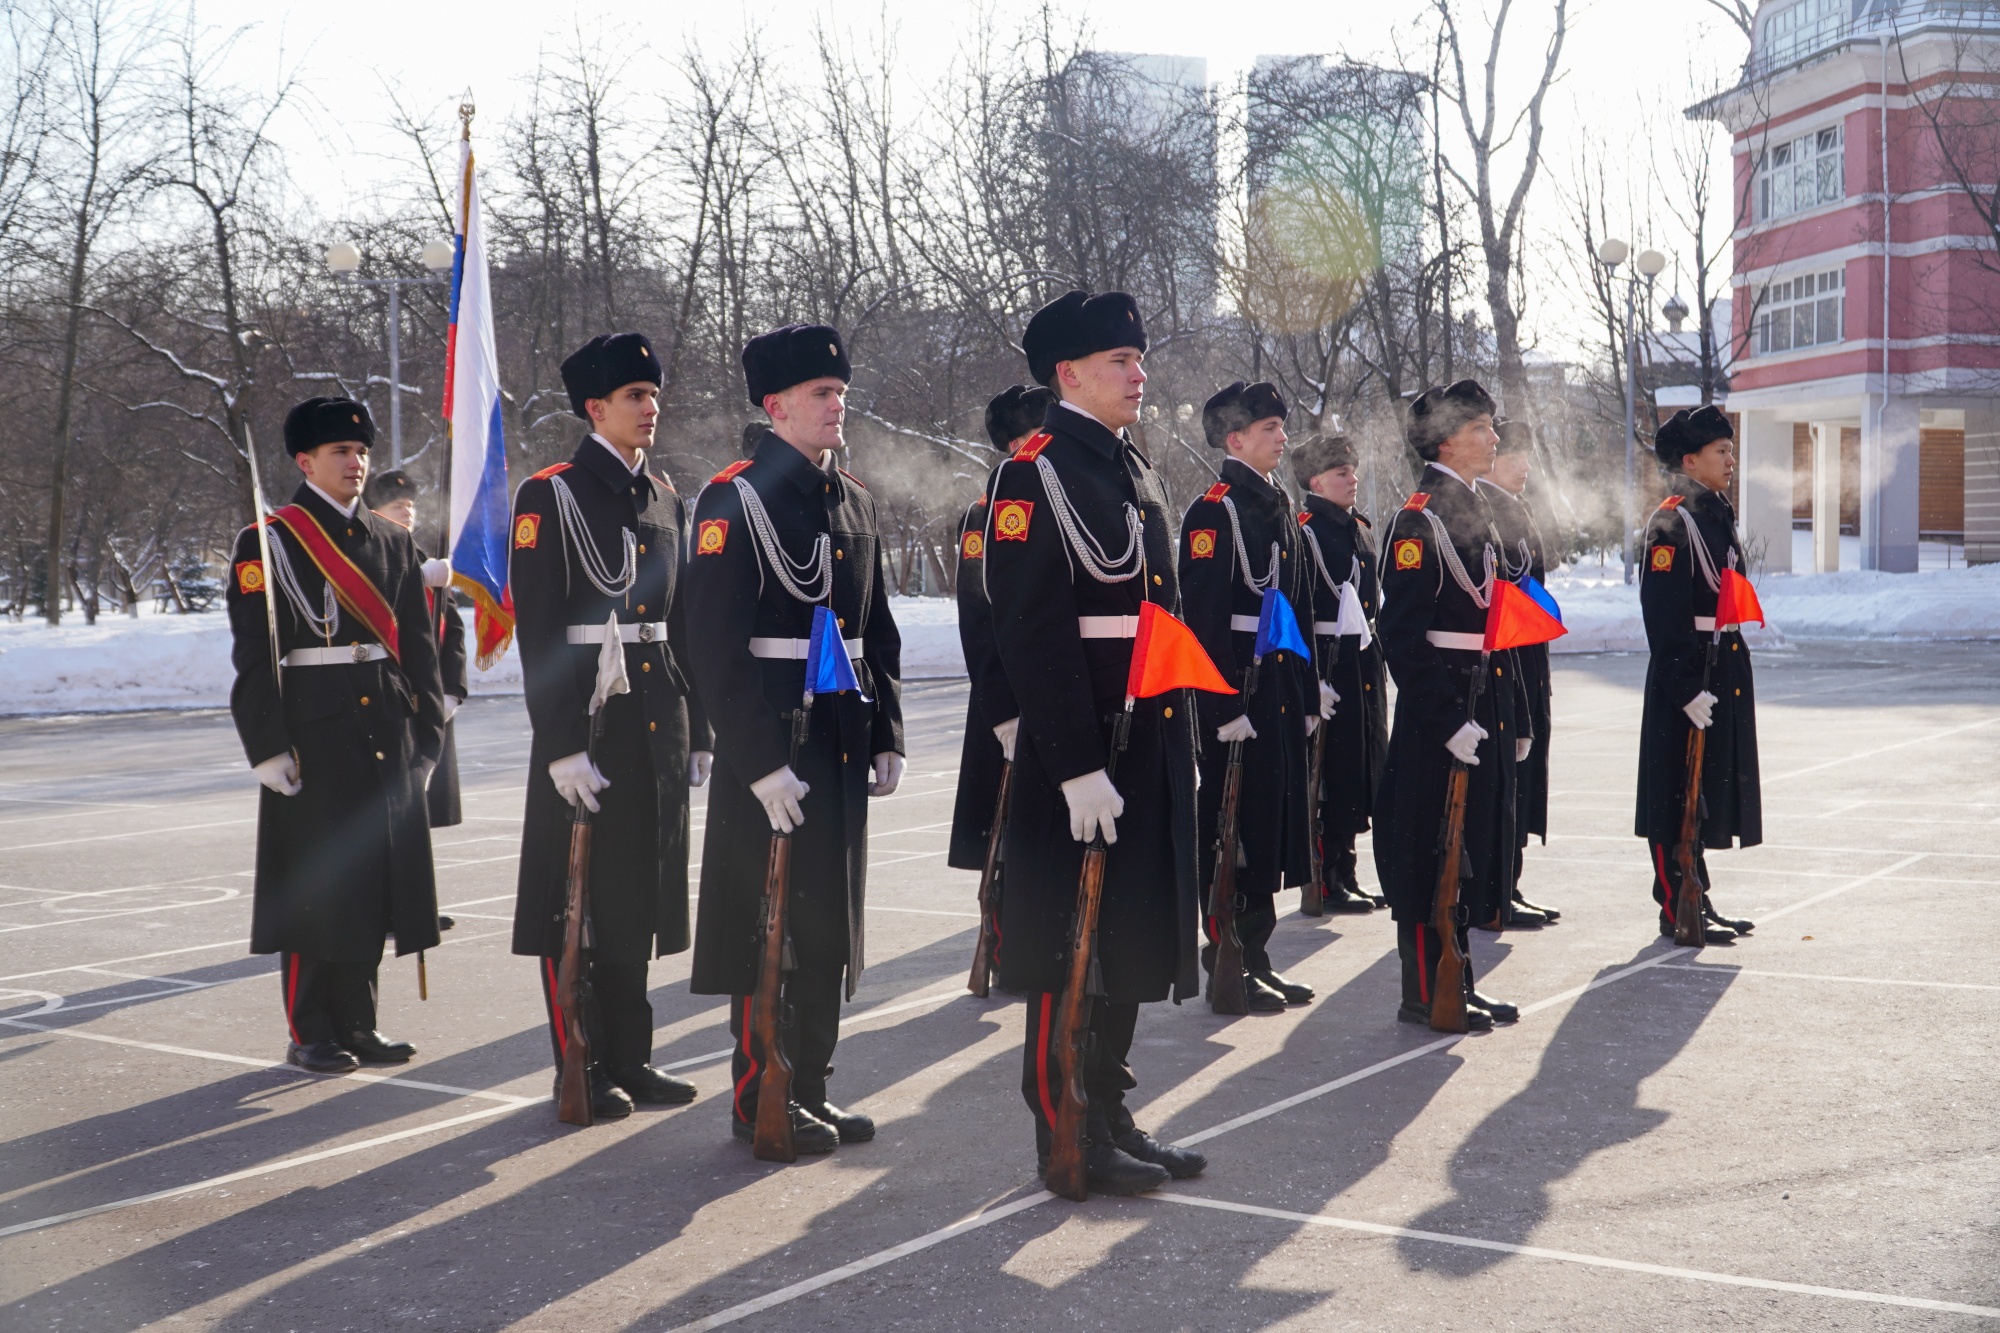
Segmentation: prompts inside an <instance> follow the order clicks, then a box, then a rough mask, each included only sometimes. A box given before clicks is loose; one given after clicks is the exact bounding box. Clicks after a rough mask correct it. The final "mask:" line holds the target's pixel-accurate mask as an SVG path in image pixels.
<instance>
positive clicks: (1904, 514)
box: [1861, 394, 1921, 574]
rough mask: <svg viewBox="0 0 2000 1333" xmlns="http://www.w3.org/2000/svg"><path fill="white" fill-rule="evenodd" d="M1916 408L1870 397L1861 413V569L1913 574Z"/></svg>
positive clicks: (1908, 401) (1905, 401) (1907, 401)
mask: <svg viewBox="0 0 2000 1333" xmlns="http://www.w3.org/2000/svg"><path fill="white" fill-rule="evenodd" d="M1920 421H1921V405H1920V404H1919V403H1918V401H1917V400H1916V399H1914V398H1906V397H1900V396H1896V395H1891V396H1890V397H1889V399H1888V401H1887V403H1886V405H1885V404H1884V402H1883V399H1882V396H1881V395H1880V394H1870V395H1868V398H1867V400H1866V405H1865V406H1864V408H1863V409H1862V414H1861V567H1862V568H1863V569H1879V570H1882V571H1884V572H1886V573H1890V574H1914V573H1916V571H1917V521H1918V511H1917V481H1918V467H1917V438H1918V437H1917V429H1918V426H1919V424H1920Z"/></svg>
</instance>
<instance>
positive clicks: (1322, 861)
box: [1299, 639, 1340, 916]
mask: <svg viewBox="0 0 2000 1333" xmlns="http://www.w3.org/2000/svg"><path fill="white" fill-rule="evenodd" d="M1315 642H1317V641H1315ZM1339 660H1340V640H1339V639H1335V640H1334V641H1333V655H1332V657H1331V659H1330V660H1329V661H1328V663H1327V665H1328V666H1332V665H1333V663H1334V662H1338V661H1339ZM1313 678H1314V681H1315V683H1317V682H1318V681H1319V680H1320V679H1321V677H1320V674H1319V672H1318V671H1317V670H1315V671H1314V672H1313ZM1306 707H1308V708H1311V709H1314V710H1317V709H1318V708H1319V700H1318V699H1309V700H1307V701H1306ZM1314 716H1318V713H1317V711H1315V713H1314ZM1328 725H1329V720H1328V719H1326V718H1323V717H1322V718H1320V720H1319V725H1318V726H1317V727H1314V728H1313V740H1312V758H1311V761H1310V762H1309V763H1308V764H1307V766H1306V836H1307V837H1308V838H1309V839H1311V841H1312V848H1311V850H1312V877H1311V878H1310V879H1308V880H1307V881H1306V886H1305V888H1303V889H1301V890H1300V891H1299V914H1300V915H1301V916H1325V915H1326V831H1325V829H1324V828H1322V827H1321V825H1322V824H1323V822H1324V814H1323V811H1322V809H1321V804H1320V798H1321V796H1322V794H1323V793H1322V790H1321V789H1322V787H1323V786H1324V784H1325V782H1326V732H1327V727H1328Z"/></svg>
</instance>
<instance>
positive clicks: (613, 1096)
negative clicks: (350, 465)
mask: <svg viewBox="0 0 2000 1333" xmlns="http://www.w3.org/2000/svg"><path fill="white" fill-rule="evenodd" d="M562 375H563V387H564V388H566V389H567V390H568V391H569V400H570V408H571V410H572V411H574V412H575V413H576V415H577V416H579V417H581V418H582V419H583V420H584V421H586V422H588V423H589V424H590V431H589V433H588V434H586V435H585V436H584V437H583V439H582V440H581V441H580V442H579V443H578V444H577V446H576V452H575V453H574V454H572V455H571V456H570V460H569V461H568V462H566V463H557V464H556V465H555V466H553V467H549V468H544V469H543V470H542V471H540V472H537V473H536V474H535V475H534V476H532V477H530V478H528V480H526V481H524V482H522V483H521V486H520V489H519V490H518V491H517V492H515V495H514V523H513V540H512V543H511V544H512V554H511V559H510V561H509V571H508V577H509V586H510V587H511V589H512V592H513V599H514V611H515V614H516V617H517V620H516V624H515V634H516V636H517V640H518V642H519V643H520V646H521V675H522V678H523V683H524V685H525V688H526V692H527V699H528V720H529V722H530V723H531V724H532V725H533V727H534V743H533V745H532V747H531V749H530V753H529V762H528V803H527V813H526V816H525V821H524V823H523V825H522V829H521V868H520V876H519V883H518V888H517V894H516V898H515V904H514V952H515V953H517V954H524V955H527V956H530V957H534V958H536V959H537V960H538V963H539V970H540V973H541V981H542V993H543V998H544V1000H545V1002H546V1004H547V1007H548V1014H549V1030H550V1043H551V1045H552V1047H553V1049H554V1053H555V1062H556V1066H557V1069H558V1070H560V1069H561V1067H562V1063H563V1051H564V1049H565V1042H566V1040H567V1037H566V1034H565V1028H564V1025H563V1020H562V1015H561V1013H560V1012H559V1009H558V1005H557V982H558V979H559V977H558V971H559V969H558V960H559V959H560V957H561V956H562V953H563V936H564V919H565V910H564V909H565V906H566V903H567V900H568V895H567V893H566V885H567V882H568V870H569V853H570V840H571V824H572V822H573V818H572V817H573V807H574V806H576V805H577V804H578V803H579V802H581V803H582V805H583V807H584V808H585V809H586V810H588V811H589V812H590V813H591V818H590V821H589V823H590V844H589V845H590V861H589V867H588V875H587V887H588V894H587V898H588V902H589V908H588V912H587V925H588V932H587V941H586V951H587V955H588V967H587V978H588V981H587V986H586V987H585V991H586V994H587V995H588V996H589V997H590V998H589V1000H588V1001H587V1003H586V1004H585V1006H584V1013H585V1031H586V1034H587V1036H588V1044H589V1049H590V1055H591V1062H592V1067H591V1069H590V1070H589V1080H590V1089H589V1095H590V1107H591V1115H592V1116H593V1117H594V1118H598V1119H615V1118H618V1117H621V1116H627V1115H630V1114H631V1113H632V1103H633V1102H634V1101H643V1102H651V1103H655V1104H660V1105H679V1104H681V1103H684V1102H689V1101H692V1100H693V1099H694V1094H695V1089H694V1084H692V1083H690V1082H688V1081H687V1080H686V1079H683V1078H677V1077H675V1076H673V1075H671V1074H666V1073H663V1072H661V1071H660V1070H658V1069H655V1068H654V1067H653V1065H652V1063H651V1061H652V1054H653V1006H652V1002H651V1001H650V1000H648V999H647V998H646V972H647V968H648V965H649V963H650V961H651V960H652V958H653V957H654V956H655V955H666V954H671V953H679V952H680V951H681V950H683V949H685V948H687V947H688V928H687V916H688V891H687V864H688V836H689V835H688V830H689V821H688V788H689V787H690V786H697V787H698V786H700V785H701V784H702V783H703V782H704V781H706V779H707V773H708V763H709V755H708V750H709V741H708V725H707V722H706V721H705V720H704V718H703V715H702V710H701V707H700V705H699V704H698V703H697V702H696V700H695V698H694V696H693V695H692V693H691V692H690V691H689V689H688V684H687V677H686V674H685V673H686V662H687V656H688V646H687V645H688V640H687V629H686V617H685V613H684V607H683V602H684V600H685V597H684V594H683V592H682V588H681V583H682V577H683V574H684V572H685V571H684V569H683V565H682V560H683V556H682V552H683V549H684V547H683V541H684V539H685V535H686V529H687V524H686V517H685V510H684V509H683V507H682V503H681V497H680V495H679V494H678V493H677V492H676V491H675V490H674V487H673V483H672V482H670V481H668V480H667V479H666V478H665V477H664V476H660V475H655V474H653V473H651V472H648V471H647V468H646V461H647V455H648V453H649V451H650V450H651V449H652V447H653V438H654V427H655V424H656V423H657V421H658V417H659V386H660V382H661V378H662V375H661V371H660V365H659V361H658V359H657V358H655V357H654V355H653V348H652V344H651V343H649V342H648V341H647V340H646V337H645V335H643V334H639V333H620V334H612V335H606V336H600V337H596V338H593V339H591V340H590V341H589V342H588V343H586V344H584V346H582V347H581V348H579V349H577V350H576V351H575V352H573V353H571V354H570V356H569V357H568V359H566V360H565V361H564V362H563V364H562ZM614 619H615V621H616V628H615V633H616V635H617V638H618V641H619V642H620V643H622V644H623V645H624V654H625V672H626V677H627V679H628V680H629V682H630V691H629V692H628V693H616V694H613V695H611V696H610V697H609V698H607V699H604V700H602V701H601V704H600V705H599V706H598V707H595V708H594V707H593V705H592V699H593V695H594V694H595V692H596V686H597V680H598V675H599V672H598V662H599V659H600V657H602V656H603V655H604V649H605V645H606V643H607V642H608V641H609V639H610V638H611V635H612V634H613V633H614V630H613V627H612V626H611V625H610V624H607V622H608V621H612V620H614ZM593 715H595V718H594V721H595V727H596V731H595V735H596V738H597V739H596V742H595V744H594V745H593V743H592V736H593ZM558 1077H560V1075H558Z"/></svg>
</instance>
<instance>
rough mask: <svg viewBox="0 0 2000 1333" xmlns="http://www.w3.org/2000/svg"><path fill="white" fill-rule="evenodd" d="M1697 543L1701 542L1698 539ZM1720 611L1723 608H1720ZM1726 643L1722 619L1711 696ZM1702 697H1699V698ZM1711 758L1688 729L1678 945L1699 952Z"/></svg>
mask: <svg viewBox="0 0 2000 1333" xmlns="http://www.w3.org/2000/svg"><path fill="white" fill-rule="evenodd" d="M1694 540H1696V541H1699V540H1700V538H1699V537H1696V538H1694ZM1717 609H1718V610H1720V608H1717ZM1721 642H1722V624H1721V621H1720V618H1719V617H1718V619H1717V623H1716V626H1715V628H1714V629H1713V630H1712V631H1710V633H1709V636H1708V651H1707V654H1706V656H1704V657H1703V659H1702V664H1701V691H1700V693H1702V694H1706V693H1708V681H1709V677H1710V675H1711V674H1712V673H1713V672H1714V670H1715V654H1716V649H1717V647H1718V646H1719V645H1720V644H1721ZM1697 697H1698V696H1697ZM1707 759H1708V728H1707V727H1697V726H1694V725H1693V724H1692V723H1690V724H1689V726H1688V740H1687V787H1686V789H1685V790H1684V791H1683V792H1682V795H1681V836H1680V841H1679V842H1678V843H1676V844H1675V845H1674V865H1675V867H1676V868H1677V869H1678V870H1679V871H1680V878H1681V882H1680V888H1679V890H1678V891H1677V892H1676V893H1675V894H1674V943H1675V944H1680V945H1685V946H1687V947H1689V948H1694V949H1699V948H1700V947H1701V946H1702V945H1703V944H1704V943H1706V941H1707V931H1706V929H1705V928H1704V926H1703V924H1702V906H1703V904H1702V883H1701V876H1700V874H1699V873H1697V871H1696V868H1695V859H1694V857H1695V848H1696V847H1697V846H1698V845H1699V843H1698V840H1699V839H1700V837H1701V778H1702V767H1703V765H1704V764H1705V763H1706V762H1707Z"/></svg>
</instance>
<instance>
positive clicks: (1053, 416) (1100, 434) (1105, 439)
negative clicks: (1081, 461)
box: [1042, 401, 1125, 459]
mask: <svg viewBox="0 0 2000 1333" xmlns="http://www.w3.org/2000/svg"><path fill="white" fill-rule="evenodd" d="M1042 429H1044V430H1046V431H1047V432H1049V434H1051V435H1057V436H1061V437H1063V438H1064V439H1069V440H1074V441H1076V442H1077V443H1078V444H1081V445H1084V446H1085V447H1087V448H1089V449H1090V450H1092V451H1093V452H1095V453H1099V454H1102V455H1103V456H1104V457H1106V458H1111V459H1115V458H1117V457H1118V456H1119V455H1120V453H1121V452H1123V450H1124V448H1125V440H1124V438H1123V437H1122V436H1120V435H1118V434H1116V433H1115V432H1113V431H1112V430H1111V428H1110V427H1109V426H1106V425H1105V424H1104V423H1103V422H1101V421H1099V420H1098V419H1097V418H1096V417H1092V416H1086V415H1084V414H1083V413H1081V412H1078V411H1076V410H1074V409H1073V408H1068V407H1064V406H1063V405H1062V403H1061V402H1060V401H1057V402H1053V403H1050V404H1049V413H1048V415H1047V416H1045V417H1043V418H1042Z"/></svg>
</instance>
